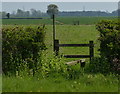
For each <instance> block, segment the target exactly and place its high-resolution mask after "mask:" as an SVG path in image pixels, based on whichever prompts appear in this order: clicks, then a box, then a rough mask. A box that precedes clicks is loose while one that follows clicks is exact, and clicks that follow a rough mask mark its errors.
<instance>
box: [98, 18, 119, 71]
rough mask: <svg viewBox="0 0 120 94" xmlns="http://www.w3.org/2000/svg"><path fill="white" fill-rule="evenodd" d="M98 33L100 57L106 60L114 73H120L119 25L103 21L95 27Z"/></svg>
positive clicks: (117, 22)
mask: <svg viewBox="0 0 120 94" xmlns="http://www.w3.org/2000/svg"><path fill="white" fill-rule="evenodd" d="M96 27H97V30H98V31H99V32H100V37H99V41H100V55H101V58H106V59H107V61H108V62H109V63H110V65H112V68H113V69H114V70H115V71H118V70H119V71H120V23H119V21H111V20H103V21H101V22H99V23H98V24H97V25H96Z"/></svg>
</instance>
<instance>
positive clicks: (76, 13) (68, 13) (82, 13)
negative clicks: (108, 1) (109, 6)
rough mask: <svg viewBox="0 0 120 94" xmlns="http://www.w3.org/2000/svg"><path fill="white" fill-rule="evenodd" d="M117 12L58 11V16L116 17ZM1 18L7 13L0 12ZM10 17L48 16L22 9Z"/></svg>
mask: <svg viewBox="0 0 120 94" xmlns="http://www.w3.org/2000/svg"><path fill="white" fill-rule="evenodd" d="M119 10H120V9H118V10H115V11H113V12H111V13H110V12H107V11H59V12H58V16H118V13H119ZM0 16H1V17H2V18H6V17H8V12H5V11H2V12H0ZM9 16H10V17H48V14H47V13H45V12H41V11H40V10H36V9H30V10H29V11H28V10H27V11H25V10H22V9H17V11H13V12H12V13H10V14H9Z"/></svg>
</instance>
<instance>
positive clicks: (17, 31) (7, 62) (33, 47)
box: [2, 26, 46, 74]
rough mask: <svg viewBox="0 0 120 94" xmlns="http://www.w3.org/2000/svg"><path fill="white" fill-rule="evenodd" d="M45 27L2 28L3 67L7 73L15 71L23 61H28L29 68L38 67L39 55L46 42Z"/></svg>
mask: <svg viewBox="0 0 120 94" xmlns="http://www.w3.org/2000/svg"><path fill="white" fill-rule="evenodd" d="M44 36H45V27H44V26H41V27H37V28H35V27H30V26H27V27H22V26H15V27H12V26H11V27H8V26H7V27H3V28H2V53H3V54H2V64H3V65H2V66H3V67H2V68H3V72H4V73H5V74H7V73H8V72H10V73H15V72H16V71H18V70H19V67H20V65H21V64H22V63H24V62H27V65H28V66H29V68H33V67H34V68H37V61H38V59H39V58H38V57H40V55H41V52H42V50H45V49H46V46H45V44H44Z"/></svg>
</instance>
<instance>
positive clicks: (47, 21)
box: [2, 17, 117, 25]
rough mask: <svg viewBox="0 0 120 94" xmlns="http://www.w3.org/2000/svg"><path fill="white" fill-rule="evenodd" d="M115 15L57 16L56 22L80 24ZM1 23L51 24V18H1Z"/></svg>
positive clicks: (94, 22) (93, 22)
mask: <svg viewBox="0 0 120 94" xmlns="http://www.w3.org/2000/svg"><path fill="white" fill-rule="evenodd" d="M116 18H117V17H57V18H56V20H57V22H56V24H63V25H65V24H69V25H70V24H71V25H73V24H74V21H79V23H80V24H82V25H83V24H84V25H85V24H86V25H88V24H89V25H90V24H96V23H97V22H99V21H100V20H104V19H113V20H114V19H116ZM2 24H3V25H10V24H11V25H14V24H17V25H28V24H29V25H30V24H31V25H35V24H36V25H38V24H52V20H51V19H49V18H44V19H3V20H2Z"/></svg>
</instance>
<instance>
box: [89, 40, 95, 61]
mask: <svg viewBox="0 0 120 94" xmlns="http://www.w3.org/2000/svg"><path fill="white" fill-rule="evenodd" d="M89 44H90V47H89V52H90V62H91V60H92V57H94V44H93V41H89Z"/></svg>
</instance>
